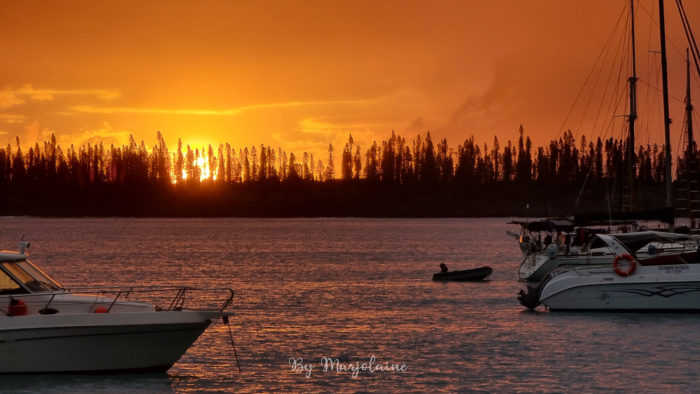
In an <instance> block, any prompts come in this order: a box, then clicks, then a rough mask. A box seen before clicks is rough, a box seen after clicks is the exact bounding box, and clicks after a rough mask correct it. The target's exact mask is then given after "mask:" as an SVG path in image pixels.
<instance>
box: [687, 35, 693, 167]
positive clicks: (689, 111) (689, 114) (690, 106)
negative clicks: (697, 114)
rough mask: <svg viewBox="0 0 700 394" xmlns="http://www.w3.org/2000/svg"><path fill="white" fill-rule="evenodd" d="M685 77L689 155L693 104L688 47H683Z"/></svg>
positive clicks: (691, 140)
mask: <svg viewBox="0 0 700 394" xmlns="http://www.w3.org/2000/svg"><path fill="white" fill-rule="evenodd" d="M685 63H686V66H685V78H686V87H685V116H686V117H687V118H686V119H687V120H686V127H687V128H688V130H687V133H688V147H687V149H688V151H687V154H688V157H690V156H691V155H692V154H693V153H694V152H693V104H692V103H691V102H690V57H689V55H688V48H686V49H685Z"/></svg>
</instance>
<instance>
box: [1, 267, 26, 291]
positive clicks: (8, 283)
mask: <svg viewBox="0 0 700 394" xmlns="http://www.w3.org/2000/svg"><path fill="white" fill-rule="evenodd" d="M26 292H27V290H25V289H24V288H22V286H20V285H19V283H17V282H16V281H15V280H14V279H12V278H11V277H10V276H9V275H8V274H7V273H6V272H5V271H3V270H0V294H22V293H26Z"/></svg>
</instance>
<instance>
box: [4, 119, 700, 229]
mask: <svg viewBox="0 0 700 394" xmlns="http://www.w3.org/2000/svg"><path fill="white" fill-rule="evenodd" d="M519 134H520V137H519V138H518V140H517V141H516V143H515V144H514V143H512V142H511V141H510V140H508V141H507V142H506V144H503V146H501V144H500V142H499V140H498V138H496V137H494V139H493V143H492V145H491V146H490V147H489V146H488V145H487V144H484V145H483V146H479V144H477V143H475V141H474V137H473V136H471V137H469V138H467V139H465V141H464V142H462V143H461V144H459V145H458V146H457V147H450V146H449V145H448V143H447V140H446V139H441V140H438V141H437V142H434V141H433V140H432V137H431V135H430V133H429V132H428V133H426V134H425V135H424V136H421V135H417V136H416V137H415V138H414V139H413V140H411V141H407V140H406V139H405V138H403V137H401V136H400V135H397V134H395V133H394V132H392V133H391V136H390V137H389V138H388V139H386V140H384V141H381V142H380V143H377V142H374V143H373V144H372V145H371V146H370V147H369V148H367V149H365V150H364V151H363V150H362V148H361V147H360V146H358V145H357V144H355V142H354V141H353V139H352V136H351V135H350V136H349V138H348V141H347V143H346V144H345V146H344V147H343V148H342V149H341V150H335V149H334V147H333V146H331V145H329V149H328V156H327V157H325V158H324V159H325V160H326V164H325V165H324V163H323V160H320V159H319V158H314V156H313V155H310V154H307V153H303V155H301V157H298V156H296V155H295V154H294V153H289V154H288V153H287V152H285V151H284V150H283V149H282V148H277V149H273V148H271V147H269V146H264V145H261V146H260V147H258V148H255V147H252V148H250V149H248V148H239V149H238V150H236V149H235V148H233V147H231V146H230V144H228V143H226V144H220V145H219V147H218V148H213V147H212V146H211V145H210V146H208V148H207V149H202V150H199V149H194V150H192V148H191V147H190V146H185V147H183V146H182V143H181V142H179V141H178V146H177V148H176V149H175V151H174V152H171V151H169V150H168V148H167V146H166V144H165V141H164V139H163V136H162V134H161V133H160V132H158V133H157V142H156V144H155V145H154V146H153V147H152V148H151V150H150V151H149V149H148V148H147V147H146V145H145V144H144V143H143V142H141V143H140V144H137V143H136V141H135V140H134V138H133V137H130V141H129V143H128V144H127V145H122V146H114V145H110V146H109V147H106V146H104V145H103V144H102V143H99V144H95V145H91V144H87V145H83V146H79V147H75V146H73V145H71V146H70V147H68V148H66V149H64V148H63V147H61V146H59V145H58V144H57V143H56V139H55V137H54V136H53V135H52V136H51V138H50V139H49V140H48V141H44V142H43V144H39V143H38V142H37V143H35V145H34V146H32V147H30V148H28V149H27V150H26V152H25V151H23V150H22V148H21V146H20V141H19V138H17V140H16V144H15V146H14V147H13V146H12V145H8V146H7V147H5V148H0V190H2V193H1V194H0V215H36V216H256V217H258V216H263V217H289V216H369V217H404V216H405V217H450V216H453V217H464V216H530V215H533V216H562V215H570V214H575V213H588V212H603V211H606V210H619V209H621V208H622V198H621V197H622V194H623V193H624V192H625V188H626V186H625V185H627V184H628V180H627V177H629V175H628V173H627V172H626V170H625V168H626V165H627V158H626V145H625V141H624V140H619V139H615V138H612V137H611V138H608V139H600V138H597V139H595V140H588V139H587V138H586V137H585V136H582V137H581V138H580V139H579V140H578V141H576V140H575V138H574V137H573V135H572V133H571V131H567V132H565V133H563V135H562V137H560V138H558V139H555V140H551V141H550V142H549V144H546V145H544V146H539V147H533V146H532V143H531V140H530V138H529V137H528V136H526V135H525V133H524V131H523V128H522V126H521V127H520V130H519ZM336 154H337V155H339V156H338V158H337V160H336V157H335V155H336ZM693 155H694V156H695V157H697V149H696V148H695V149H694V152H693ZM336 162H337V163H338V165H339V168H338V169H337V170H336ZM683 162H684V160H680V159H679V160H678V165H677V168H681V167H683V165H684V164H683ZM694 162H695V163H698V162H700V160H695V161H694ZM635 163H636V167H635V171H634V178H635V180H634V184H635V189H634V190H635V197H634V198H633V199H632V202H633V206H634V207H635V208H636V209H639V210H644V209H648V210H652V209H658V208H661V207H662V206H663V201H664V196H663V187H661V184H662V183H663V182H664V167H663V166H664V149H663V146H661V145H653V146H647V147H644V146H639V147H638V149H637V150H636V152H635ZM213 174H215V177H214V176H213ZM526 207H528V208H526Z"/></svg>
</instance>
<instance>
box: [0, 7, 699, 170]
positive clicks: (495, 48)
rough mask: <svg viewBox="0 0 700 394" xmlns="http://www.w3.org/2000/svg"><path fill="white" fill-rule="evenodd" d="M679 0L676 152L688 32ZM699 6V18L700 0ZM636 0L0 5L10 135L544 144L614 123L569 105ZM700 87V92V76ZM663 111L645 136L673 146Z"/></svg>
mask: <svg viewBox="0 0 700 394" xmlns="http://www.w3.org/2000/svg"><path fill="white" fill-rule="evenodd" d="M666 2H667V4H666V13H667V24H668V25H669V36H670V40H671V41H672V42H673V44H670V48H669V51H670V53H669V68H670V71H671V72H672V73H675V74H672V84H673V86H672V91H671V95H672V96H674V97H675V98H676V100H675V101H673V100H672V102H671V106H672V107H673V108H674V115H673V119H674V122H675V123H674V125H673V129H672V130H673V131H672V132H673V135H674V137H673V146H674V148H675V146H676V143H677V142H678V137H677V135H678V132H679V128H680V124H681V123H682V119H683V115H682V113H681V112H678V111H680V110H682V103H680V102H679V101H678V99H682V98H683V96H684V94H685V87H684V82H683V81H684V78H685V76H684V74H680V72H684V70H683V67H684V66H683V61H682V59H681V58H680V57H679V50H681V51H682V50H684V48H685V46H686V44H685V41H684V38H683V36H682V35H681V33H680V30H679V26H680V24H679V22H678V17H677V11H676V8H675V1H672V0H667V1H666ZM656 3H657V1H656V0H641V2H640V5H639V13H638V18H639V20H640V22H639V25H638V35H639V44H638V49H637V50H638V52H639V57H640V63H642V64H640V69H645V67H646V66H645V64H644V63H646V62H647V61H648V59H649V58H651V57H654V56H657V55H653V54H650V53H651V52H650V51H654V50H658V33H657V32H656V31H655V30H654V31H652V30H651V29H650V27H649V21H648V19H649V17H648V15H647V14H649V13H655V12H656ZM686 3H687V4H686V8H687V12H688V14H689V16H690V19H691V21H699V20H700V2H697V1H692V2H691V1H687V0H686ZM626 4H627V1H626V0H591V1H579V0H528V1H521V0H500V1H475V0H463V1H447V0H440V1H409V0H395V1H393V0H379V1H378V0H369V1H362V0H359V1H358V0H349V1H342V0H324V1H310V0H309V1H306V0H305V1H213V2H212V1H92V0H91V1H72V0H67V1H61V2H58V1H31V2H24V1H10V0H7V1H6V0H0V9H1V12H0V49H1V50H2V53H3V55H2V57H3V61H2V62H0V143H2V144H7V143H9V142H11V141H13V140H14V137H15V136H17V135H18V136H20V138H21V140H22V141H23V142H24V143H28V142H31V143H33V142H34V141H35V140H37V139H40V140H43V139H45V138H47V136H48V135H50V133H51V132H53V133H55V134H56V136H57V138H58V141H59V143H61V144H69V143H76V144H81V143H85V142H88V141H89V142H94V141H97V140H103V141H105V142H107V143H111V142H117V143H120V144H121V143H125V142H126V141H127V138H128V135H129V133H133V134H134V136H135V138H136V139H137V140H144V141H145V142H146V144H147V145H152V144H153V143H154V142H155V135H156V131H157V130H160V131H161V132H162V133H163V134H164V136H165V138H166V141H167V142H168V144H169V148H170V149H171V150H173V149H174V148H175V147H176V141H177V138H178V137H182V138H183V142H185V143H189V144H192V145H193V146H201V145H203V144H208V143H211V144H212V145H218V143H220V142H230V143H231V144H232V145H234V146H235V147H242V146H252V145H259V144H266V145H271V146H273V147H282V148H283V149H285V150H287V151H294V152H297V153H300V152H303V151H309V152H313V153H316V154H319V155H321V153H320V152H325V150H326V148H327V146H328V143H329V142H332V143H333V144H334V146H335V147H336V149H337V151H339V150H341V149H342V144H344V142H345V141H346V140H347V135H348V133H352V134H353V136H354V137H355V139H356V141H358V142H359V143H360V145H361V146H362V149H363V151H364V150H365V149H366V148H368V147H369V144H371V141H372V140H374V139H377V140H379V139H385V138H387V137H388V136H389V135H390V133H391V130H396V131H397V132H398V133H400V134H402V135H404V136H406V137H409V138H413V137H414V136H415V135H416V133H418V132H421V133H424V132H425V131H427V130H430V131H431V133H432V134H433V136H434V138H435V137H440V138H443V137H445V138H447V139H448V142H449V143H450V145H451V146H452V147H456V146H457V145H458V144H459V143H461V142H462V141H464V139H465V138H467V137H468V136H470V135H474V136H476V139H477V141H480V142H482V143H483V142H484V141H486V142H488V144H489V146H490V145H491V142H492V140H493V136H494V135H498V136H499V139H501V141H502V143H501V144H502V145H503V144H504V143H505V140H507V139H511V140H513V141H515V140H516V139H517V136H518V133H517V131H518V126H519V125H520V124H523V125H524V127H525V130H526V132H527V133H528V134H529V135H531V136H533V137H534V140H535V143H536V144H542V143H545V142H547V141H549V140H550V139H553V138H557V137H559V136H560V129H561V126H562V125H563V124H565V127H566V128H571V129H574V131H575V134H578V133H580V132H584V133H586V134H587V135H589V136H599V135H604V133H605V131H604V130H602V129H600V130H588V129H586V127H587V126H585V125H583V124H582V123H581V122H580V121H579V120H577V119H576V118H575V116H572V117H569V118H568V120H567V113H568V112H569V109H570V108H571V106H572V104H573V103H574V100H575V98H576V96H577V94H578V92H579V90H580V89H581V86H582V85H583V81H584V80H585V78H586V76H587V75H588V73H589V71H590V70H591V67H592V66H593V64H594V61H595V59H596V57H597V56H598V54H599V53H600V51H601V48H602V47H603V43H604V42H605V40H606V39H607V37H608V36H609V35H610V32H611V30H612V28H613V26H614V25H615V23H616V21H617V20H618V18H619V17H620V15H621V13H622V11H623V9H625V7H626ZM694 27H695V28H696V29H700V27H698V25H697V24H696V26H694ZM650 35H651V37H652V41H651V43H648V37H649V36H650ZM696 35H700V31H697V32H696ZM624 78H626V76H625V77H624ZM644 78H645V76H643V75H640V79H642V80H644ZM655 84H656V82H654V81H649V80H647V81H646V84H645V85H642V87H640V94H641V95H647V96H648V95H649V91H653V90H654V89H655V86H656V85H655ZM694 90H695V92H698V93H697V97H698V98H697V99H696V102H700V86H699V84H698V78H697V75H696V76H695V85H694ZM640 100H643V98H640ZM584 104H585V103H584ZM579 105H582V104H579ZM697 105H698V104H696V106H697ZM592 106H593V105H592ZM589 111H591V110H589ZM615 114H618V115H619V114H621V113H619V111H618V112H616V113H615ZM643 116H644V115H643V114H640V118H642V117H643ZM654 116H656V117H659V116H660V115H658V113H655V114H654ZM608 118H611V117H610V116H608ZM565 120H567V121H566V122H565ZM654 122H657V123H658V127H657V123H650V125H648V126H647V129H646V131H644V130H642V131H641V137H640V140H638V141H641V142H642V143H646V142H656V141H660V139H661V136H662V131H661V127H660V124H661V123H660V117H659V120H658V121H656V120H655V121H654ZM601 123H602V122H601ZM644 133H646V134H644ZM609 135H610V134H608V136H609ZM321 158H325V153H324V154H323V155H322V156H321Z"/></svg>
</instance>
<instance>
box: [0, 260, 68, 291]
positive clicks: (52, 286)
mask: <svg viewBox="0 0 700 394" xmlns="http://www.w3.org/2000/svg"><path fill="white" fill-rule="evenodd" d="M2 267H3V268H4V269H5V270H6V271H7V272H9V273H10V274H11V275H12V276H14V277H15V278H16V279H17V280H18V281H19V282H21V283H22V284H24V286H26V287H27V289H29V290H30V291H34V292H41V291H53V290H59V289H61V286H60V285H59V284H58V283H56V282H55V281H54V280H53V279H51V278H50V277H49V276H48V275H46V274H45V273H43V272H41V270H39V269H38V268H36V267H35V266H34V265H33V264H32V263H30V262H28V261H26V260H25V261H13V262H6V263H2Z"/></svg>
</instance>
